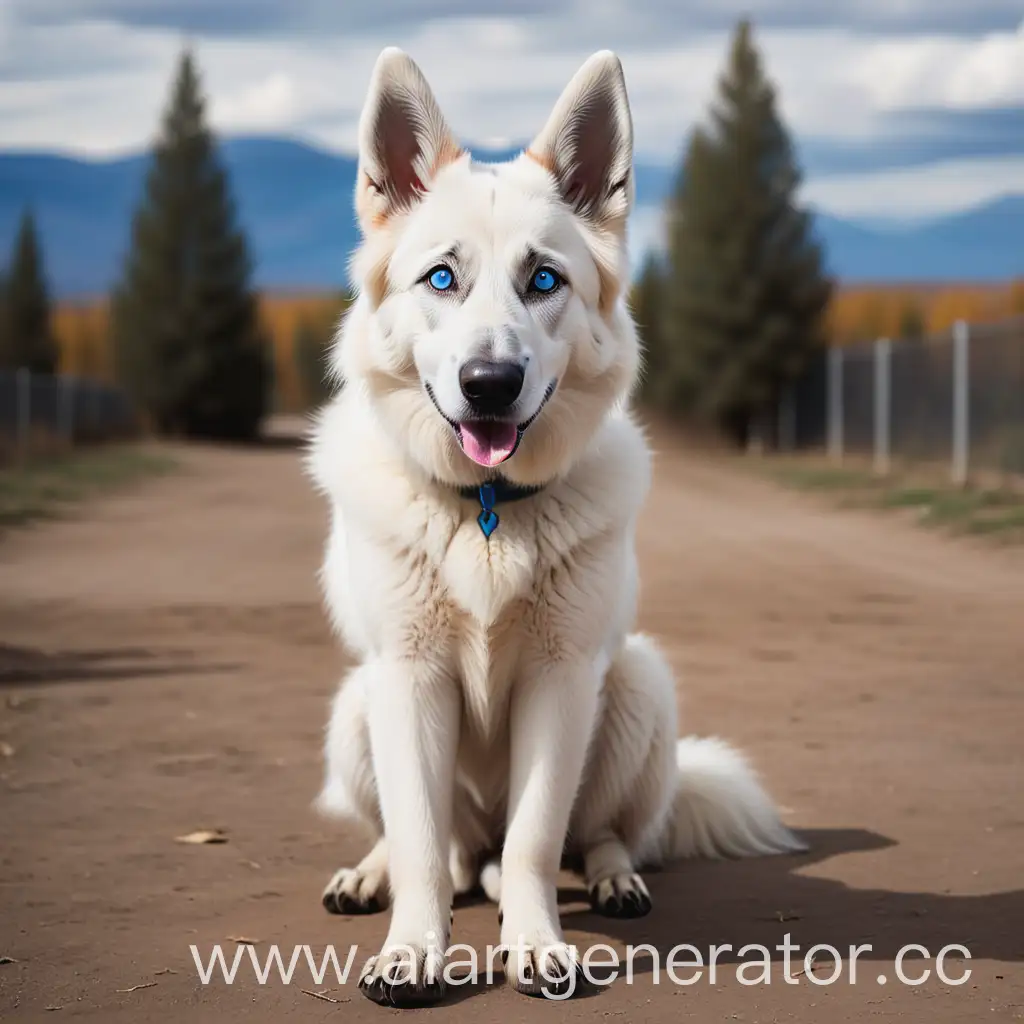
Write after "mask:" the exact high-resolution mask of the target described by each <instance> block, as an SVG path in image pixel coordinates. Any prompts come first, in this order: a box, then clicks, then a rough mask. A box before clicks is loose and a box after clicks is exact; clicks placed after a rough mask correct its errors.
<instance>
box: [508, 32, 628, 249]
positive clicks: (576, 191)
mask: <svg viewBox="0 0 1024 1024" xmlns="http://www.w3.org/2000/svg"><path fill="white" fill-rule="evenodd" d="M526 152H527V155H528V156H530V157H532V158H533V159H534V160H536V161H537V162H538V163H539V164H541V165H542V166H544V167H545V168H547V169H548V170H549V171H550V172H551V173H552V174H553V175H554V177H555V180H556V181H557V182H558V187H559V191H560V192H561V195H562V198H563V199H564V200H565V201H566V202H567V203H568V204H569V205H570V206H572V207H573V209H574V210H576V212H577V213H579V214H580V215H581V216H583V217H586V218H588V219H590V220H592V221H594V222H596V223H598V224H600V225H601V226H603V227H611V228H616V229H619V228H622V229H624V227H625V222H626V218H627V217H628V216H629V212H630V210H631V209H632V206H633V199H634V190H635V185H634V181H633V121H632V116H631V114H630V110H629V98H628V96H627V94H626V79H625V76H624V75H623V73H622V64H621V63H620V61H619V58H618V57H616V56H615V54H614V53H612V52H611V51H610V50H602V51H600V52H598V53H595V54H594V55H593V56H592V57H591V58H590V59H589V60H587V61H586V63H585V64H584V65H583V66H582V67H581V68H580V69H579V71H577V72H576V74H575V75H574V76H573V78H572V80H571V81H570V82H569V84H568V85H567V86H566V88H565V91H564V92H563V93H562V95H561V96H560V97H559V100H558V102H557V103H556V104H555V108H554V110H553V111H552V112H551V116H550V117H549V118H548V121H547V124H546V125H545V126H544V128H543V129H542V131H541V132H540V134H539V135H538V136H537V137H536V138H535V139H534V140H533V142H532V143H530V147H529V149H528V150H527V151H526Z"/></svg>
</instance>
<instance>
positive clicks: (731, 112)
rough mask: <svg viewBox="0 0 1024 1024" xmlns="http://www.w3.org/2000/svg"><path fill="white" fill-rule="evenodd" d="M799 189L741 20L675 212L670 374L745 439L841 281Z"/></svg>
mask: <svg viewBox="0 0 1024 1024" xmlns="http://www.w3.org/2000/svg"><path fill="white" fill-rule="evenodd" d="M799 184H800V171H799V169H798V167H797V164H796V160H795V157H794V154H793V150H792V145H791V143H790V140H789V138H788V136H787V133H786V130H785V127H784V126H783V124H782V122H781V120H780V118H779V115H778V114H777V112H776V109H775V92H774V89H773V87H772V85H771V83H770V82H769V81H768V80H767V78H766V77H765V73H764V69H763V67H762V63H761V59H760V56H759V54H758V52H757V50H756V49H755V46H754V43H753V38H752V30H751V26H750V23H749V22H748V21H746V20H743V21H741V22H740V23H739V25H738V28H737V31H736V34H735V37H734V40H733V45H732V51H731V54H730V58H729V61H728V65H727V68H726V70H725V72H724V74H723V75H722V76H721V78H720V80H719V83H718V98H717V103H716V104H714V105H713V107H712V111H711V118H710V125H709V126H707V127H703V126H702V127H698V128H697V129H696V130H695V131H694V133H693V135H692V137H691V140H690V145H689V148H688V151H687V156H686V160H685V162H684V165H683V168H682V170H681V173H680V177H679V181H678V183H677V186H676V189H675V194H674V197H673V202H672V204H671V209H670V221H669V256H670V283H669V287H668V289H667V291H668V295H667V299H666V316H665V326H664V330H665V333H666V341H665V345H666V351H667V353H668V354H669V360H668V365H667V366H666V368H665V372H666V373H669V374H670V375H671V377H672V380H673V385H672V388H673V392H674V394H675V396H676V397H677V400H678V402H679V404H680V406H681V407H682V408H684V409H685V410H686V411H687V412H689V413H690V414H692V415H694V416H695V417H696V418H697V419H699V420H704V421H707V422H710V423H712V424H713V425H715V426H716V427H717V428H719V429H721V430H723V431H724V432H725V433H726V434H728V435H730V436H732V437H733V438H734V439H736V440H737V441H743V440H744V439H745V437H746V435H747V433H748V431H749V430H750V429H751V428H752V426H753V424H754V423H755V421H757V420H759V419H761V418H763V417H766V416H767V415H768V414H769V413H770V410H771V408H772V406H773V405H774V403H775V402H776V401H777V399H778V398H779V396H780V395H781V393H782V391H783V390H784V388H785V386H786V384H787V382H789V381H791V380H793V379H794V378H795V377H796V376H797V375H798V374H799V372H800V371H801V369H802V368H803V367H804V365H805V363H806V360H807V359H808V357H809V355H810V354H811V353H812V352H813V351H814V350H815V349H816V348H817V347H818V346H820V345H821V344H822V343H823V340H824V338H823V335H824V315H825V312H826V308H827V306H828V302H829V299H830V296H831V291H832V285H831V282H830V280H829V279H828V278H827V276H826V274H825V272H824V269H823V259H822V253H821V252H820V250H819V247H818V245H817V243H816V241H815V239H814V237H813V233H812V222H811V218H810V216H809V215H808V213H806V212H805V211H804V210H802V209H800V208H799V207H798V206H797V204H796V199H795V193H796V191H797V189H798V187H799Z"/></svg>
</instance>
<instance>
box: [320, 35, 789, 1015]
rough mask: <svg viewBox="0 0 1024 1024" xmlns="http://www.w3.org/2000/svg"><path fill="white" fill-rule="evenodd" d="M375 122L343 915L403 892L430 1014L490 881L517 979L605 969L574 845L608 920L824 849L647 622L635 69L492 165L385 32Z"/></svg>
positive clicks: (385, 960) (348, 478)
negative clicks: (640, 594) (697, 724)
mask: <svg viewBox="0 0 1024 1024" xmlns="http://www.w3.org/2000/svg"><path fill="white" fill-rule="evenodd" d="M359 141H360V154H359V176H358V183H357V186H356V196H355V204H356V209H357V212H358V217H359V221H360V226H361V229H362V232H363V242H362V244H361V246H360V249H359V250H358V252H357V253H356V254H355V256H354V259H353V271H354V277H355V279H356V282H357V284H358V292H359V294H358V299H357V301H356V302H355V304H354V305H353V306H352V308H351V309H350V311H349V313H348V315H347V316H346V318H345V320H344V323H343V325H342V327H341V328H340V330H339V334H338V337H337V340H336V345H335V349H334V357H333V361H334V368H335V370H336V371H337V374H338V377H339V378H340V379H341V380H342V381H343V386H342V388H341V390H340V392H339V394H338V396H337V397H336V398H335V399H334V400H333V401H332V402H331V403H330V404H329V405H328V406H327V407H326V408H325V409H324V411H323V412H322V414H321V416H320V418H319V420H318V422H317V424H316V428H315V433H314V439H313V444H312V447H311V451H310V472H311V475H312V476H313V478H314V479H315V481H316V485H317V487H318V488H319V489H320V490H321V491H322V492H323V493H324V494H325V495H326V497H327V499H328V501H329V504H330V509H331V520H332V522H331V529H330V538H329V541H328V543H327V550H326V556H325V559H324V564H323V568H322V585H323V588H324V591H325V595H326V602H327V605H328V607H329V611H330V616H331V620H332V624H333V626H334V627H335V628H336V630H337V632H338V633H339V634H340V636H341V638H342V639H343V641H344V642H345V644H346V646H347V647H348V648H349V649H350V650H351V651H352V652H353V653H354V654H355V655H356V656H357V659H358V667H356V668H355V669H354V670H353V671H352V672H351V673H350V675H349V676H348V677H347V679H345V681H344V682H343V684H342V686H341V689H340V692H339V693H338V695H337V698H336V699H335V702H334V706H333V713H332V716H331V721H330V726H329V729H328V734H327V741H326V780H325V783H324V787H323V790H322V792H321V794H320V796H319V799H318V804H319V806H320V808H322V809H323V810H324V811H325V812H328V813H331V814H334V815H339V816H344V817H348V818H355V819H358V820H359V821H361V822H363V823H365V824H367V825H368V826H369V827H370V829H371V830H372V831H373V833H374V836H375V838H376V845H375V846H374V847H373V848H372V850H371V851H370V852H369V854H367V856H366V857H365V858H364V859H363V860H362V861H361V862H360V863H359V864H357V865H356V866H355V867H351V868H343V869H341V870H340V871H338V872H337V873H336V874H335V875H334V877H333V878H332V879H331V881H330V883H329V884H328V886H327V889H326V891H325V893H324V903H325V905H326V906H327V907H328V909H330V910H333V911H335V912H340V913H346V914H350V913H359V912H369V911H374V910H378V909H381V908H383V907H384V906H386V905H387V904H388V903H390V905H391V908H392V917H391V926H390V930H389V932H388V936H387V940H386V942H385V944H384V948H383V950H382V951H381V953H380V954H379V955H377V956H375V957H372V958H371V959H370V960H369V962H368V963H367V965H366V967H365V969H364V972H363V974H362V977H361V980H360V985H361V988H362V989H363V991H364V992H365V993H366V994H367V995H368V996H370V998H372V999H375V1000H377V1001H378V1002H385V1003H389V1004H392V1005H423V1004H425V1003H429V1002H434V1001H436V1000H438V999H440V998H441V997H442V996H443V994H444V989H445V983H444V982H445V979H444V977H443V975H444V964H445V950H446V949H447V947H448V942H449V936H450V928H451V920H452V919H451V908H452V900H453V895H454V894H455V893H459V892H464V891H468V890H470V889H473V888H476V886H477V885H478V884H479V885H481V886H482V887H483V889H484V891H485V892H486V893H487V895H488V896H489V897H490V898H491V899H493V900H495V901H497V902H499V904H500V907H501V910H502V913H501V914H500V915H499V920H501V922H502V923H501V942H502V944H503V946H504V947H506V948H507V951H508V952H507V960H506V965H505V974H506V977H507V979H508V981H509V982H510V984H512V985H513V986H514V987H515V988H516V989H518V990H520V991H523V992H527V993H531V994H536V993H538V992H541V991H543V990H546V991H547V992H548V993H549V994H551V993H553V992H555V993H557V992H559V991H564V990H565V987H566V986H572V985H573V984H574V982H575V980H576V975H575V971H576V970H577V964H576V960H575V958H574V951H573V950H572V949H571V948H570V947H568V946H567V945H566V944H565V942H564V938H563V934H562V931H561V928H560V925H559V916H558V906H557V901H556V875H557V873H558V871H559V870H560V867H561V865H562V863H563V858H568V859H569V860H568V862H569V863H574V864H577V865H578V866H579V867H581V869H582V873H583V874H584V876H585V878H586V884H587V887H588V889H589V892H590V898H591V901H592V904H593V907H594V909H595V910H596V911H597V912H599V913H602V914H607V915H611V916H618V917H631V916H640V915H642V914H646V913H647V912H648V911H649V910H650V909H651V899H650V896H649V894H648V891H647V888H646V886H645V885H644V883H643V881H642V879H641V878H640V876H639V875H638V874H637V871H638V869H639V868H640V867H642V866H644V865H656V864H659V863H663V862H665V861H666V860H669V859H673V858H679V857H686V856H693V855H705V856H718V855H733V856H741V855H753V854H769V853H780V852H783V851H792V850H796V849H800V848H802V846H801V843H800V842H799V840H797V839H796V837H795V836H794V835H793V834H792V833H791V832H790V831H789V830H788V829H787V828H786V827H785V826H784V825H783V824H782V823H781V821H780V820H779V817H778V815H777V813H776V810H775V808H774V807H773V804H772V802H771V800H770V799H769V797H768V796H767V795H766V793H765V791H764V790H763V789H762V787H761V785H760V783H759V782H758V780H757V777H756V775H755V774H754V772H753V771H752V770H751V769H750V768H748V767H747V765H746V763H745V761H744V760H743V759H742V758H741V756H740V755H739V754H737V753H736V752H734V751H733V750H732V749H730V748H729V747H727V746H726V745H725V744H723V743H721V742H719V741H717V740H710V739H705V740H700V739H693V738H691V739H685V740H681V741H678V742H677V731H676V721H677V720H676V694H675V686H674V682H673V678H672V674H671V671H670V669H669V666H668V665H667V663H666V661H665V659H664V658H663V657H662V655H661V654H660V653H659V651H658V650H657V648H656V647H655V645H654V644H653V643H652V642H651V641H650V640H649V639H647V638H646V637H644V636H641V635H637V634H635V633H631V632H630V630H631V629H632V628H633V620H634V613H635V608H636V596H637V568H636V562H635V556H634V538H633V534H634V527H635V523H636V518H637V513H638V512H639V510H640V507H641V505H642V503H643V501H644V498H645V495H646V493H647V489H648V483H649V478H650V472H651V470H650V458H649V453H648V449H647V446H646V442H645V439H644V436H643V434H642V432H641V430H640V429H639V428H638V426H637V425H636V424H635V423H634V421H633V419H632V418H631V416H630V413H629V411H628V408H627V401H628V397H629V394H630V391H631V388H632V385H633V383H634V380H635V378H636V376H637V374H638V372H639V353H638V342H637V337H636V333H635V330H634V326H633V323H632V322H631V319H630V315H629V312H628V309H627V306H626V301H625V296H624V292H625V287H626V283H627V279H628V262H627V255H626V242H625V236H626V223H627V218H628V215H629V212H630V208H631V205H632V202H633V196H634V184H633V174H632V121H631V114H630V109H629V103H628V100H627V96H626V88H625V81H624V78H623V74H622V68H621V66H620V63H619V61H618V59H617V58H616V57H615V56H614V55H613V54H612V53H608V52H602V53H598V54H595V55H594V56H593V57H591V58H590V59H589V60H588V61H587V62H586V63H585V64H584V65H583V67H582V68H581V69H580V70H579V72H578V73H577V74H576V76H575V77H574V78H573V79H572V81H571V82H570V83H569V85H568V87H567V88H566V90H565V92H564V93H563V94H562V96H561V98H560V99H559V100H558V103H557V104H556V106H555V108H554V111H553V112H552V114H551V116H550V118H549V120H548V122H547V124H546V125H545V126H544V128H543V129H542V131H541V132H540V134H539V135H537V136H536V138H535V139H534V141H533V142H532V144H531V145H530V147H529V148H528V149H527V150H525V151H524V152H523V153H522V154H520V155H519V156H518V157H516V158H515V159H513V160H511V161H510V162H508V163H505V164H501V165H485V164H480V163H477V162H475V161H474V160H473V159H472V158H471V157H470V155H469V154H468V153H466V152H464V151H463V150H462V149H461V147H460V146H459V144H458V143H457V142H456V140H455V138H454V136H453V135H452V134H451V132H450V131H449V128H448V126H447V124H446V122H445V119H444V117H443V116H442V114H441V112H440V110H439V109H438V106H437V103H436V101H435V99H434V97H433V95H432V93H431V90H430V88H429V86H428V85H427V83H426V81H425V79H424V77H423V75H422V74H421V72H420V71H419V69H418V67H417V66H416V65H415V64H414V63H413V62H412V60H410V59H409V58H408V57H407V56H406V55H405V54H403V53H402V52H400V51H399V50H395V49H388V50H385V51H384V52H383V53H382V54H381V56H380V58H379V59H378V61H377V64H376V66H375V68H374V71H373V78H372V83H371V86H370V89H369V94H368V97H367V100H366V105H365V108H364V111H363V115H362V119H361V122H360V136H359ZM559 986H561V989H560V988H559Z"/></svg>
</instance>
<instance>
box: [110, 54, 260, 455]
mask: <svg viewBox="0 0 1024 1024" xmlns="http://www.w3.org/2000/svg"><path fill="white" fill-rule="evenodd" d="M250 275H251V260H250V255H249V251H248V244H247V241H246V239H245V237H244V235H243V233H242V232H241V230H240V229H239V227H238V226H237V224H236V222H235V210H234V205H233V202H232V198H231V194H230V187H229V181H228V178H227V174H226V172H225V171H224V169H223V168H222V166H221V164H220V161H219V158H218V154H217V151H216V144H215V139H214V137H213V134H212V133H211V131H210V129H209V128H208V127H207V125H206V123H205V104H204V99H203V96H202V95H201V91H200V82H199V78H198V74H197V71H196V67H195V63H194V61H193V59H192V55H191V54H190V53H189V52H186V53H185V54H184V55H183V56H182V58H181V62H180V65H179V68H178V73H177V78H176V81H175V83H174V86H173V90H172V95H171V99H170V103H169V105H168V107H167V109H166V112H165V114H164V118H163V123H162V127H161V132H160V137H159V139H158V141H157V143H156V146H155V150H154V153H153V156H152V161H151V165H150V168H149V171H148V174H147V178H146V184H145V194H144V196H143V199H142V202H141V204H140V206H139V208H138V210H137V212H136V214H135V216H134V219H133V223H132V236H131V248H130V251H129V253H128V256H127V259H126V261H125V266H124V271H123V276H122V280H121V282H120V284H119V286H118V287H117V289H116V291H115V294H114V296H113V303H112V307H113V324H112V327H113V332H112V333H113V346H114V355H115V361H116V370H117V375H118V378H119V380H120V381H121V382H122V384H123V385H124V386H125V387H126V389H127V390H128V391H129V392H130V394H131V395H132V396H133V398H134V400H135V402H136V404H137V405H138V407H139V409H140V411H141V412H143V414H144V415H146V416H147V418H148V419H149V421H150V423H151V425H152V426H153V427H154V428H155V429H156V430H157V431H159V432H163V433H172V434H177V435H184V436H193V437H208V438H225V439H245V438H250V437H252V436H253V435H255V434H256V433H257V432H258V429H259V425H260V421H261V419H262V417H263V415H264V413H265V411H266V409H267V404H268V392H269V379H270V360H269V349H268V344H267V342H266V339H265V338H264V336H263V333H262V331H261V328H260V324H259V316H258V306H257V297H256V294H255V292H254V291H253V290H252V288H251V285H250Z"/></svg>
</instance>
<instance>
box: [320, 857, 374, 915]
mask: <svg viewBox="0 0 1024 1024" xmlns="http://www.w3.org/2000/svg"><path fill="white" fill-rule="evenodd" d="M323 904H324V907H326V908H327V910H328V911H329V912H330V913H332V914H378V913H380V911H382V910H384V909H385V908H386V907H387V905H388V886H387V872H386V871H380V872H364V871H361V870H360V869H359V868H339V869H338V870H337V871H335V872H334V875H333V876H332V877H331V880H330V881H329V882H328V883H327V885H326V887H325V888H324V893H323Z"/></svg>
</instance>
